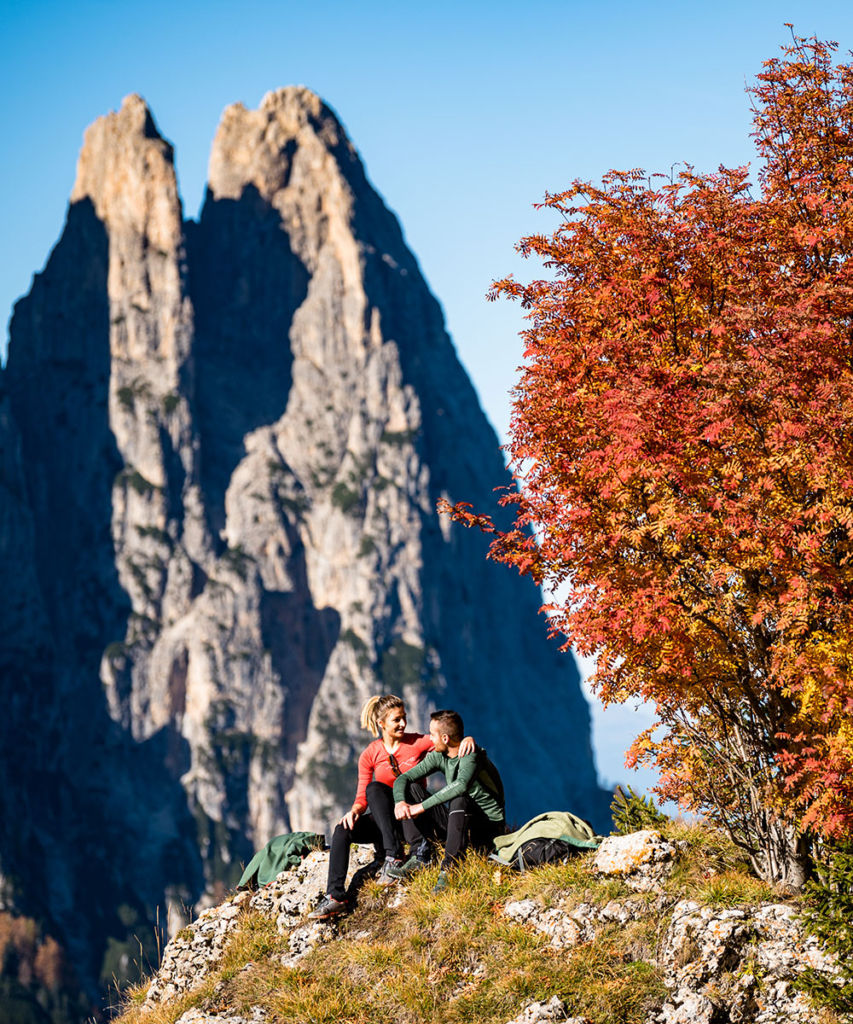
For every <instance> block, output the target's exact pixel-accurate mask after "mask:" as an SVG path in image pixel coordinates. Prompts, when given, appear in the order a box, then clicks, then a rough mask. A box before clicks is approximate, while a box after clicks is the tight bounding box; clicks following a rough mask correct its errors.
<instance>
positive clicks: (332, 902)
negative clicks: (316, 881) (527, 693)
mask: <svg viewBox="0 0 853 1024" xmlns="http://www.w3.org/2000/svg"><path fill="white" fill-rule="evenodd" d="M350 910H352V906H351V904H350V902H349V900H336V899H335V897H334V896H324V897H323V899H322V900H321V901H320V903H319V904H318V905H317V907H316V908H315V909H314V910H312V911H311V913H310V914H309V915H308V917H309V918H310V919H311V920H313V921H325V920H326V919H327V918H329V917H340V915H341V914H348V913H349V912H350Z"/></svg>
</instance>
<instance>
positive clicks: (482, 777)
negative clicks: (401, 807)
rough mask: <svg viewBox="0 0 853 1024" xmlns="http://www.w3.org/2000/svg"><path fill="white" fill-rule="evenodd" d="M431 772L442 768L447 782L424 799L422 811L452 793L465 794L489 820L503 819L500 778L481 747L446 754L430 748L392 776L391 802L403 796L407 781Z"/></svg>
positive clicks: (452, 795)
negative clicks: (459, 754)
mask: <svg viewBox="0 0 853 1024" xmlns="http://www.w3.org/2000/svg"><path fill="white" fill-rule="evenodd" d="M433 772H442V773H443V774H444V778H445V779H446V781H447V785H446V786H445V787H444V788H443V789H440V790H439V791H438V792H437V793H433V795H432V796H428V797H427V798H426V800H424V810H425V811H428V810H429V809H430V807H435V806H436V805H437V804H444V803H447V801H448V800H452V799H453V798H454V797H457V796H468V797H470V798H471V799H472V800H473V801H474V803H475V804H477V806H478V807H479V808H480V810H481V811H483V812H484V813H485V814H486V816H487V817H488V818H490V819H491V820H492V821H497V822H501V823H503V822H504V821H505V820H506V815H505V812H504V787H503V782H501V777H500V774H499V773H498V770H497V768H495V766H494V765H493V764H492V762H491V761H490V760H489V757H488V755H487V754H486V751H485V750H483V748H482V747H477V748H476V749H475V750H474V751H473V753H471V754H466V755H465V757H448V756H447V754H439V752H438V751H437V750H433V751H431V752H430V753H429V754H427V756H426V757H425V758H424V759H423V761H421V762H420V764H416V765H415V767H414V768H410V769H409V770H408V771H407V772H404V773H403V774H402V775H400V776H399V777H398V778H397V779H395V781H394V802H395V803H400V801H401V800H405V799H406V783H407V782H414V781H416V780H417V779H424V778H426V776H427V775H432V774H433Z"/></svg>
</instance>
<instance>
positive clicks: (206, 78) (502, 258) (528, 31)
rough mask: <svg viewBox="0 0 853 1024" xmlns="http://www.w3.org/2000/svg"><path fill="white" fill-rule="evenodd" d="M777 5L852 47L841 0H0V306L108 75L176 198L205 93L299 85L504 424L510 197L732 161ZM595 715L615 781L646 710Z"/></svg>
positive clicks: (521, 216)
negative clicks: (139, 109)
mask: <svg viewBox="0 0 853 1024" xmlns="http://www.w3.org/2000/svg"><path fill="white" fill-rule="evenodd" d="M785 22H792V23H793V24H794V26H795V29H796V31H797V32H798V34H800V35H812V34H815V35H818V36H819V37H821V38H824V39H835V40H837V41H838V43H839V44H840V50H841V51H842V52H847V51H849V50H851V49H853V5H851V4H850V2H849V0H847V2H830V0H826V2H824V0H741V2H738V3H736V2H733V0H716V2H714V3H707V4H706V3H701V4H700V3H696V2H693V0H681V2H657V3H655V2H643V0H632V2H623V0H613V2H610V3H602V2H597V3H593V2H588V0H563V2H556V0H525V2H523V3H522V2H516V3H507V2H504V0H491V2H481V0H471V2H466V0H457V2H455V3H449V2H445V0H432V2H430V3H422V4H415V3H389V2H378V0H359V2H354V0H350V2H348V3H342V2H338V0H312V2H310V3H308V2H302V3H296V2H291V0H279V2H265V0H243V2H241V3H239V4H238V3H226V2H222V0H207V2H205V3H201V2H200V0H188V2H180V0H170V2H168V3H167V2H165V0H147V2H146V3H144V4H143V3H128V2H125V0H61V2H60V0H2V4H0V131H2V139H3V155H4V159H3V160H2V162H0V204H2V214H1V215H0V217H1V218H2V219H0V223H2V232H0V309H2V311H3V316H4V319H6V318H8V316H9V315H10V314H11V308H12V304H13V303H14V302H15V300H16V299H17V298H18V297H19V296H20V295H22V294H24V293H25V292H26V291H28V289H29V286H30V280H31V276H32V273H33V272H34V271H36V270H39V269H41V267H42V266H43V265H44V262H45V260H46V257H47V255H48V252H49V251H50V248H51V246H52V245H53V244H54V242H55V241H56V239H57V237H58V235H59V232H60V230H61V227H62V223H63V219H64V216H65V209H66V205H67V198H68V194H69V192H70V190H71V186H72V184H73V181H74V173H75V164H76V159H77V154H78V151H79V148H80V143H81V139H82V134H83V130H84V129H85V127H86V126H87V125H88V124H89V123H90V122H91V121H93V120H94V119H95V118H96V117H98V116H99V115H101V114H103V113H106V112H107V111H109V110H113V109H117V108H118V106H119V105H120V104H121V100H122V97H123V96H125V95H126V94H127V93H129V92H139V93H141V94H142V95H143V96H144V97H145V98H146V99H147V100H148V102H149V105H150V106H151V108H152V110H153V113H154V117H155V119H156V121H157V123H158V125H159V127H160V130H161V132H162V133H163V134H164V135H165V136H166V137H167V138H168V139H170V140H171V141H172V142H173V143H174V144H175V147H176V158H177V167H178V175H179V181H180V186H181V191H182V195H183V199H184V205H185V210H186V213H187V215H188V216H195V215H196V214H197V212H198V209H199V206H200V203H201V200H202V198H203V194H204V183H205V177H206V167H207V157H208V152H209V149H210V144H211V142H212V139H213V135H214V132H215V130H216V125H217V123H218V121H219V117H220V114H221V112H222V110H223V108H224V107H225V106H227V105H228V104H229V103H233V102H236V101H238V100H239V101H242V102H243V103H245V104H246V105H247V106H249V107H256V106H257V105H258V103H259V101H260V99H261V97H262V96H263V94H264V93H265V92H267V91H268V90H270V89H273V88H276V87H278V86H282V85H289V84H302V85H307V86H309V87H311V88H312V89H314V90H315V91H316V92H318V93H319V94H320V95H321V96H322V97H323V98H324V99H325V100H326V102H327V103H329V104H330V105H331V106H332V107H333V108H334V109H335V110H336V111H337V113H338V114H339V116H340V117H341V119H342V120H343V122H344V124H345V125H346V127H347V129H348V131H349V133H350V135H351V137H352V139H353V141H354V142H355V144H356V146H357V147H358V148H359V150H360V152H361V154H362V157H363V159H364V161H365V163H366V166H367V171H368V175H369V176H370V178H371V180H372V181H373V183H374V185H375V186H376V187H377V188H378V190H379V191H380V192H381V193H382V195H383V196H384V198H385V200H386V202H387V203H388V205H389V206H390V207H391V208H392V209H393V210H394V211H395V212H396V213H397V214H398V216H399V217H400V219H401V221H402V224H403V228H404V231H405V233H406V237H407V239H408V242H409V244H410V245H411V247H412V249H413V250H414V252H415V254H416V255H417V257H418V259H419V260H420V262H421V265H422V267H423V269H424V272H425V274H426V277H427V279H428V281H429V283H430V285H431V286H432V288H433V290H434V291H435V293H436V295H437V296H438V298H439V299H440V300H441V302H442V305H443V306H444V309H445V314H446V317H447V321H448V327H449V329H450V332H451V334H452V335H453V337H454V340H455V342H456V344H457V347H458V350H459V353H460V356H461V358H462V360H463V362H464V363H465V365H466V367H467V369H468V371H469V373H470V374H471V376H472V378H473V380H474V383H475V385H476V387H477V389H478V391H479V394H480V396H481V400H482V403H483V406H484V408H485V409H486V412H487V413H488V415H489V416H490V418H491V420H492V422H493V423H494V425H495V427H496V428H497V429H498V430H499V431H500V432H503V431H505V430H506V427H507V424H508V421H509V397H508V392H509V389H510V388H511V387H512V385H513V382H514V380H515V377H516V368H517V366H518V364H519V363H520V361H521V347H520V343H519V340H518V331H519V329H520V328H521V326H522V320H521V315H520V311H519V310H518V308H517V307H515V306H512V305H510V304H506V303H499V304H488V303H486V301H485V299H484V295H485V292H486V290H487V288H488V286H489V283H490V282H491V280H492V279H493V278H496V277H502V276H503V275H504V274H506V273H507V272H509V271H513V272H515V273H516V274H517V276H519V277H524V276H525V275H527V274H529V273H530V272H531V270H532V269H533V268H531V267H528V266H525V264H524V263H523V261H520V260H519V259H518V257H517V256H516V255H515V253H514V251H513V246H514V244H515V242H516V241H517V240H518V239H519V238H520V237H521V236H522V235H524V234H529V233H533V232H536V231H546V230H548V229H549V228H550V227H551V226H552V225H551V222H549V220H548V214H546V213H541V212H536V211H534V210H533V209H532V204H533V203H534V202H537V201H538V200H540V199H541V198H542V195H543V193H544V192H545V191H546V190H550V191H556V190H559V189H560V188H563V187H565V186H567V185H568V184H569V183H570V182H571V181H572V180H573V179H574V178H577V177H580V178H590V179H593V180H596V179H599V178H600V177H601V175H602V174H603V173H604V172H605V171H607V170H608V169H609V168H613V167H615V168H620V169H625V168H629V167H644V168H646V169H647V170H649V171H664V172H668V171H669V170H670V168H671V167H672V165H673V164H676V163H678V162H679V161H684V162H688V163H692V164H693V165H694V166H696V167H697V168H699V169H701V170H712V169H714V168H716V167H717V166H718V165H719V164H720V163H724V164H728V165H734V164H742V163H746V162H748V161H749V160H751V159H752V145H751V142H750V139H749V121H750V117H749V101H748V97H747V96H746V95H745V93H744V86H745V82H746V81H748V80H750V79H751V78H752V77H753V76H754V74H755V73H756V72H757V71H759V70H760V67H761V62H762V61H763V60H765V59H767V58H769V57H772V56H774V55H775V54H776V53H778V49H779V47H780V46H781V45H782V44H784V43H785V42H786V41H787V40H788V39H789V38H790V37H789V34H788V30H787V29H786V28H784V23H785ZM2 347H3V349H5V337H4V338H3V340H2ZM595 720H596V748H597V754H598V761H599V769H600V771H601V773H602V775H603V776H605V777H606V778H607V779H608V780H614V779H616V778H619V777H623V776H624V775H625V773H624V772H623V770H622V768H621V762H622V754H621V751H622V750H624V747H625V746H626V744H627V742H628V739H629V734H630V732H631V731H632V730H633V729H635V728H641V727H643V726H644V725H645V722H646V715H645V713H644V712H642V711H639V712H635V711H634V709H633V708H630V707H629V708H620V709H613V710H611V711H608V712H607V713H605V714H604V715H602V714H601V713H600V711H599V710H598V709H595Z"/></svg>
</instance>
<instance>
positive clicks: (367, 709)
mask: <svg viewBox="0 0 853 1024" xmlns="http://www.w3.org/2000/svg"><path fill="white" fill-rule="evenodd" d="M405 706H406V705H405V704H404V703H403V701H402V700H401V699H400V698H399V697H395V696H394V694H393V693H386V694H385V696H384V697H371V698H370V700H368V701H366V702H365V704H364V707H363V708H362V709H361V727H362V729H367V731H368V732H369V733H370V735H371V736H378V735H379V732H380V729H379V723H380V722H381V721H382V719H383V718H384V717H385V714H386V712H388V711H390V710H391V708H404V707H405Z"/></svg>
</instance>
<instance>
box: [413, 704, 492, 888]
mask: <svg viewBox="0 0 853 1024" xmlns="http://www.w3.org/2000/svg"><path fill="white" fill-rule="evenodd" d="M429 735H430V739H431V740H432V742H433V745H434V748H435V749H434V750H433V751H432V752H431V753H429V754H427V755H426V757H424V759H423V760H422V761H421V762H420V764H417V765H415V766H414V768H410V769H409V771H407V772H405V773H404V774H403V775H401V776H399V778H397V779H396V780H395V782H394V803H395V806H394V814H395V816H396V817H397V818H398V819H400V820H403V819H405V818H416V817H418V816H419V815H421V814H424V813H425V812H426V811H431V812H432V817H433V820H434V821H435V822H436V824H437V825H438V827H439V828H440V829H441V830H442V831H443V832H444V833H445V834H446V837H447V838H446V842H445V847H444V860H443V861H442V862H441V870H440V871H439V875H438V881H437V882H436V884H435V888H434V890H433V891H434V892H441V891H442V890H443V889H444V888H445V887H446V886H447V870H448V868H450V866H451V865H452V864H454V863H455V862H456V861H457V860H458V859H459V857H460V856H461V854H462V852H463V850H464V849H465V847H466V845H467V841H468V835H469V832H470V836H471V844H472V845H473V846H476V847H483V848H486V849H488V848H489V847H490V846H491V843H492V840H493V839H494V838H495V836H498V835H502V834H503V833H504V832H505V831H506V815H505V812H504V788H503V783H502V782H501V777H500V774H499V773H498V770H497V768H495V766H494V765H493V764H492V762H491V761H490V760H489V758H488V757H487V755H486V751H485V750H483V749H482V748H481V747H476V748H475V749H474V751H473V753H470V754H466V755H465V756H464V757H460V756H459V745H460V743H461V742H462V737H463V736H464V735H465V729H464V726H463V725H462V718H461V717H460V715H459V714H457V712H455V711H435V712H434V713H433V714H432V715H431V716H430V723H429ZM433 772H442V773H443V774H444V778H445V780H446V783H447V784H446V785H445V786H444V788H443V789H440V790H439V791H438V792H437V793H434V794H433V795H432V796H429V797H427V798H426V800H424V801H423V802H422V803H419V804H409V803H406V800H405V796H406V784H407V783H409V782H414V781H416V780H418V779H423V778H426V777H427V776H428V775H432V774H433ZM413 866H414V865H412V862H411V861H409V862H408V863H407V864H406V865H404V867H403V869H400V871H399V874H400V877H404V875H405V874H406V873H407V870H406V869H408V870H411V869H412V867H413Z"/></svg>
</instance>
